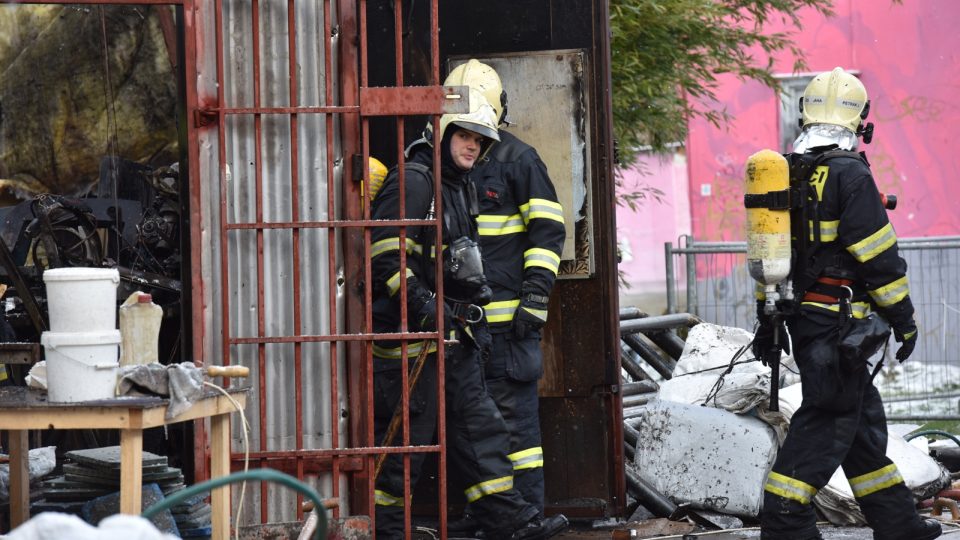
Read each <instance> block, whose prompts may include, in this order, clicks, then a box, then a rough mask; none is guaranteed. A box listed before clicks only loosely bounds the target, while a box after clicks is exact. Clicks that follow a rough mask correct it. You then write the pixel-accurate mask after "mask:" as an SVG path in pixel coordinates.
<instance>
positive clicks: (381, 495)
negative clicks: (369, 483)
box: [373, 489, 403, 507]
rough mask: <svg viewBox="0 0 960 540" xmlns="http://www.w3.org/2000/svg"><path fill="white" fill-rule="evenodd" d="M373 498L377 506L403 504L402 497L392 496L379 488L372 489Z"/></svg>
mask: <svg viewBox="0 0 960 540" xmlns="http://www.w3.org/2000/svg"><path fill="white" fill-rule="evenodd" d="M373 500H374V504H376V505H377V506H400V507H402V506H403V499H401V498H400V497H394V496H393V495H391V494H389V493H387V492H386V491H380V490H379V489H377V490H374V492H373Z"/></svg>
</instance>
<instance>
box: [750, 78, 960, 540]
mask: <svg viewBox="0 0 960 540" xmlns="http://www.w3.org/2000/svg"><path fill="white" fill-rule="evenodd" d="M801 110H802V115H803V118H802V120H801V122H802V125H803V131H802V133H801V135H800V136H799V137H798V139H797V141H796V142H795V143H794V153H793V154H791V155H790V156H788V160H789V161H790V162H791V167H792V168H793V166H794V164H796V163H799V162H800V161H801V160H802V159H807V160H811V159H815V160H816V161H815V162H814V163H815V166H811V167H810V168H808V169H807V170H808V171H810V170H811V169H812V172H811V173H810V175H809V176H805V178H808V179H809V193H810V199H809V200H815V203H816V211H815V212H816V216H815V219H814V220H813V223H815V224H818V228H819V232H818V231H814V230H809V231H808V232H809V235H810V236H809V238H817V236H819V239H818V242H816V243H814V244H812V246H813V247H811V248H810V252H808V253H801V254H798V256H799V257H806V259H805V260H804V261H803V263H804V264H805V265H806V266H805V267H806V268H811V269H814V270H813V271H810V272H808V273H807V275H808V276H809V279H810V280H811V281H812V283H810V284H809V286H807V287H806V290H800V292H799V294H802V296H801V297H800V298H799V299H798V300H799V301H800V305H799V308H798V309H797V310H796V313H794V314H793V315H788V316H787V318H786V324H787V326H788V327H789V331H790V337H791V341H792V343H793V348H794V350H793V354H794V358H795V359H796V363H797V366H798V367H799V369H800V378H801V382H802V384H803V401H802V404H801V406H800V408H799V409H797V411H796V412H795V413H794V415H793V418H792V420H791V422H790V429H789V432H788V434H787V438H786V440H785V441H784V443H783V447H782V448H781V449H780V452H779V454H778V455H777V460H776V462H775V463H774V465H773V469H772V470H771V472H770V474H769V476H768V477H767V482H766V485H765V486H764V500H763V512H762V515H761V531H762V532H761V539H763V540H813V539H819V538H821V536H820V533H819V532H818V530H817V526H816V514H815V512H814V509H813V506H812V504H811V500H812V499H813V497H814V495H816V493H817V491H818V490H819V489H820V488H822V487H823V486H824V485H826V483H827V481H828V480H829V479H830V477H831V475H832V474H833V472H834V471H835V470H836V469H837V467H839V466H841V465H842V466H843V472H844V473H845V474H846V476H847V479H848V480H849V482H850V487H851V488H852V490H853V494H854V497H856V500H857V502H858V503H859V505H860V509H861V510H862V511H863V514H864V515H865V516H866V519H867V523H868V524H869V525H870V527H871V528H872V529H873V531H874V536H873V537H874V539H876V540H928V539H932V538H936V537H938V536H940V534H941V532H940V531H941V529H940V525H939V524H938V523H937V522H936V521H935V520H925V519H921V518H920V517H919V515H918V514H917V512H916V509H915V501H914V498H913V495H912V494H911V492H910V489H909V488H907V486H906V484H904V482H903V478H902V477H901V476H900V473H899V471H898V470H897V467H896V465H894V464H893V462H891V461H890V459H889V458H887V457H886V448H887V427H886V418H885V415H884V409H883V403H882V402H881V399H880V394H879V393H878V392H877V389H876V387H874V386H873V379H872V375H871V373H870V371H871V370H869V369H867V367H866V360H867V358H863V357H862V356H863V355H861V356H860V357H859V358H858V359H857V362H854V363H853V364H851V363H849V362H848V361H846V360H843V359H842V358H845V357H843V356H842V355H841V352H840V351H841V349H842V347H841V344H840V340H841V337H842V335H843V333H842V330H841V329H843V328H846V326H845V324H847V323H848V322H849V321H854V322H856V321H857V320H863V318H864V317H866V316H867V314H868V313H869V312H870V311H871V310H872V309H873V310H876V311H877V312H878V313H879V315H881V316H882V317H883V318H884V319H885V320H886V321H887V322H889V324H890V327H892V329H893V333H894V335H895V337H896V340H897V341H898V342H900V343H901V345H900V347H899V349H898V350H897V353H896V357H897V359H898V360H899V361H901V362H903V361H904V360H906V359H907V357H908V356H910V353H911V352H912V351H913V348H914V346H915V345H916V342H917V326H916V323H915V322H914V318H913V313H914V310H913V304H912V303H911V301H910V290H909V286H908V284H907V276H906V271H907V265H906V262H904V260H903V259H902V258H901V257H900V256H899V254H898V251H897V237H896V234H895V233H894V230H893V227H892V226H891V224H890V222H889V221H888V219H887V213H886V210H885V208H884V203H883V202H882V197H881V195H880V193H879V191H878V190H877V187H876V184H875V183H874V180H873V176H872V174H871V172H870V168H869V164H868V163H867V161H866V157H865V156H864V155H863V154H862V153H861V154H856V153H854V151H855V150H856V147H857V143H858V135H861V136H863V138H864V142H870V139H871V138H872V130H873V126H872V124H867V125H866V126H864V124H863V120H864V119H865V118H866V115H867V112H868V110H869V102H868V101H867V93H866V89H865V88H864V86H863V84H862V83H861V82H860V81H859V80H858V79H857V78H856V77H854V76H853V75H850V74H849V73H846V72H845V71H844V70H843V69H841V68H836V69H834V70H833V71H832V72H829V73H823V74H820V75H818V76H817V77H815V78H814V79H813V80H812V81H811V82H810V84H809V85H808V86H807V88H806V90H805V92H804V94H803V98H802V101H801ZM791 174H793V173H791ZM804 223H810V222H808V221H807V220H806V219H804ZM814 226H816V225H814ZM794 242H795V245H796V243H797V238H796V237H795V238H794ZM820 269H822V270H820ZM818 270H819V271H818ZM794 272H797V270H796V267H795V269H794ZM802 278H803V277H802V276H797V275H795V276H794V279H795V282H799V281H800V280H802ZM814 278H815V279H814ZM758 311H761V314H760V316H759V319H760V327H759V329H758V331H757V336H756V338H755V340H754V354H755V356H757V357H758V358H761V357H762V356H761V355H762V354H763V352H764V351H766V350H768V349H769V348H770V347H771V338H772V335H773V334H774V331H773V328H772V327H771V322H770V319H768V318H767V317H765V316H763V315H762V310H758ZM777 357H779V353H777Z"/></svg>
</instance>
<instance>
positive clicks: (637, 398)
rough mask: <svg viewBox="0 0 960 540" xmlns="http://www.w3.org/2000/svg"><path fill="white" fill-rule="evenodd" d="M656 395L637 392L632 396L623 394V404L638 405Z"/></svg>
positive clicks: (643, 403)
mask: <svg viewBox="0 0 960 540" xmlns="http://www.w3.org/2000/svg"><path fill="white" fill-rule="evenodd" d="M654 397H656V394H637V395H633V396H623V406H624V408H627V407H639V406H640V405H646V404H647V403H648V402H649V401H650V400H651V399H653V398H654Z"/></svg>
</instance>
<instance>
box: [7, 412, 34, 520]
mask: <svg viewBox="0 0 960 540" xmlns="http://www.w3.org/2000/svg"><path fill="white" fill-rule="evenodd" d="M7 436H8V437H9V440H10V528H11V529H13V528H14V527H17V526H18V525H20V524H21V523H23V522H25V521H27V520H28V519H30V476H29V472H28V469H27V463H28V460H27V457H28V452H29V451H30V443H29V441H28V440H27V430H25V429H11V430H10V431H9V432H8V434H7Z"/></svg>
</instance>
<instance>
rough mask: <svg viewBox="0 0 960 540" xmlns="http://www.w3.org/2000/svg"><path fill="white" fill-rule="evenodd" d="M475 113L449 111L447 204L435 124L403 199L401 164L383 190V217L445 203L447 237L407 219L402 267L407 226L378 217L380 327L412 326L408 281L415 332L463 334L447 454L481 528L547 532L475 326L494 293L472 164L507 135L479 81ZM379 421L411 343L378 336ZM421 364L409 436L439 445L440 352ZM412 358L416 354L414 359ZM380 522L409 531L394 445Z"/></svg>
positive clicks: (396, 533)
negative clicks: (524, 489) (526, 489)
mask: <svg viewBox="0 0 960 540" xmlns="http://www.w3.org/2000/svg"><path fill="white" fill-rule="evenodd" d="M470 107H471V112H470V113H465V114H446V115H443V116H442V117H441V119H440V124H439V134H438V137H436V140H437V141H439V144H440V156H441V164H440V172H441V177H442V186H441V192H442V197H443V199H442V205H436V204H435V203H436V202H437V201H434V185H433V159H434V158H433V156H434V150H433V145H434V138H433V137H432V133H431V131H430V130H428V131H426V132H425V138H424V139H421V140H419V141H417V142H415V143H414V144H412V145H411V147H410V148H409V149H408V152H409V153H410V155H409V159H408V161H407V162H406V166H405V169H404V171H405V175H404V176H405V186H404V188H405V189H404V201H403V203H404V204H403V206H401V200H400V197H401V190H400V188H399V182H398V181H397V176H398V173H397V170H395V169H394V170H392V171H391V172H390V174H389V175H388V177H387V178H386V180H385V181H384V183H383V187H382V188H381V189H380V190H379V192H378V193H377V195H376V197H375V198H374V200H373V203H372V206H371V217H372V218H373V219H387V220H396V219H398V218H400V217H401V215H400V208H401V207H402V208H405V214H404V216H403V217H405V218H407V219H433V212H434V210H435V207H437V206H439V208H440V209H441V211H442V215H441V216H440V217H441V219H440V222H441V223H442V248H441V249H436V244H435V239H436V231H435V229H434V228H433V227H430V226H409V227H406V233H407V234H406V242H405V243H404V244H405V245H404V246H403V249H404V251H405V252H406V270H405V272H403V273H401V272H402V271H403V270H402V266H401V264H400V249H401V246H400V234H399V229H398V228H397V227H377V228H375V229H373V232H372V235H371V237H372V241H373V242H372V245H371V254H372V275H373V280H374V283H375V298H374V305H373V317H374V331H375V332H377V333H395V332H399V331H402V330H403V328H402V324H401V317H402V315H401V311H402V310H401V306H400V298H401V293H400V289H401V287H402V286H403V282H405V286H406V315H407V321H408V326H409V328H410V330H411V331H436V329H437V326H438V323H439V326H440V332H441V335H443V336H445V337H447V339H451V340H455V341H453V342H451V343H450V345H448V346H447V347H446V348H445V352H446V354H445V360H446V362H445V391H446V395H445V396H444V397H445V399H446V404H447V405H446V411H447V424H446V425H447V431H446V434H447V438H448V441H449V444H448V448H449V455H450V460H451V462H452V463H453V465H454V467H455V468H456V469H457V470H458V472H459V474H460V477H461V478H462V479H464V480H465V481H466V482H467V484H468V486H467V488H466V489H465V490H464V493H465V495H466V497H467V500H468V501H470V502H471V504H472V505H473V507H474V508H475V509H476V514H477V517H478V518H479V520H480V523H481V528H482V529H483V530H484V532H485V533H486V534H487V536H488V537H489V538H505V539H506V538H517V539H519V538H547V537H548V536H550V527H549V526H547V525H546V524H544V523H543V522H542V521H541V520H540V518H539V515H538V512H537V509H536V508H535V507H534V506H532V505H530V504H529V503H527V502H525V501H524V500H523V498H522V497H521V496H520V494H519V493H517V492H516V491H515V490H514V489H513V467H512V464H511V462H510V460H509V459H508V458H507V452H506V448H507V445H508V433H507V429H506V426H505V425H504V422H503V418H502V417H501V415H500V413H499V412H498V411H497V408H496V406H495V405H494V403H493V401H492V400H491V399H490V397H489V396H488V395H487V394H486V392H485V390H484V387H483V377H482V373H481V371H480V369H481V368H480V362H479V348H480V347H479V345H480V344H482V343H483V341H484V339H483V334H484V331H485V330H484V328H482V327H481V326H479V325H477V323H478V322H479V321H481V320H482V317H483V310H482V309H481V308H480V307H478V306H481V305H485V304H486V303H487V302H489V300H490V297H491V293H490V290H489V288H488V287H487V286H486V280H485V278H484V275H483V267H482V262H481V259H480V254H479V247H478V245H477V243H476V240H477V229H476V223H475V220H474V216H475V215H476V193H475V191H474V190H473V186H472V184H470V183H469V180H468V179H467V176H466V175H467V172H468V171H470V169H472V168H473V166H474V164H475V163H476V161H477V160H478V159H479V158H480V157H481V156H482V155H483V153H484V152H485V151H486V150H487V149H488V148H489V146H490V145H491V144H492V143H493V142H494V141H496V140H497V139H498V133H497V132H498V130H497V124H496V116H495V113H494V110H493V108H492V107H491V106H490V105H489V104H488V103H487V102H486V100H485V99H484V98H483V96H482V95H480V94H479V93H477V92H471V94H470ZM438 251H439V252H441V253H442V257H443V267H444V275H443V276H442V279H443V293H444V298H443V299H442V300H441V301H443V302H444V308H443V314H444V317H443V320H441V321H438V320H437V319H438V317H437V313H438V299H437V298H436V294H435V292H436V286H437V281H438V279H437V278H438V277H440V276H436V275H435V273H434V270H435V262H434V254H435V253H436V252H438ZM435 346H436V345H435V344H433V342H431V341H422V342H414V343H410V344H409V346H408V347H407V355H408V356H409V357H411V358H412V357H417V356H418V354H419V352H420V350H421V349H422V348H424V347H430V348H433V347H435ZM373 353H374V359H373V362H374V391H375V403H374V409H375V410H374V417H375V422H374V423H375V426H374V431H375V434H376V437H377V441H378V443H389V444H397V443H398V442H399V441H401V440H402V437H401V438H398V439H397V440H396V441H385V438H386V437H385V434H386V433H387V431H388V425H389V423H390V420H391V418H392V417H393V415H394V411H396V410H397V404H398V403H399V401H400V398H401V395H402V394H401V390H402V384H403V377H402V373H401V360H400V358H401V354H402V349H401V347H400V343H399V342H395V341H390V342H388V341H378V342H377V343H375V344H374V350H373ZM426 358H428V359H429V361H428V362H427V363H426V364H425V367H424V368H423V370H422V371H421V372H420V376H419V379H418V380H417V383H416V384H415V385H414V387H413V389H412V390H411V392H410V405H409V410H410V420H409V426H410V437H409V442H410V444H411V445H429V444H431V443H432V442H433V440H434V437H435V433H436V427H437V379H436V376H437V366H436V359H435V355H434V354H431V355H430V356H427V357H426ZM410 364H411V367H413V366H412V365H413V364H415V362H413V361H411V362H410ZM423 459H424V454H422V453H414V454H412V455H411V456H410V484H411V489H412V487H413V486H415V485H416V482H417V479H418V477H419V474H420V468H421V465H422V463H423ZM375 489H376V493H375V502H376V532H377V538H378V539H394V538H403V537H404V505H405V504H406V501H405V499H404V472H403V457H402V455H401V454H390V455H389V456H388V457H387V459H386V460H385V461H384V465H383V469H382V471H381V472H380V474H379V476H378V477H377V479H376V482H375Z"/></svg>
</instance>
